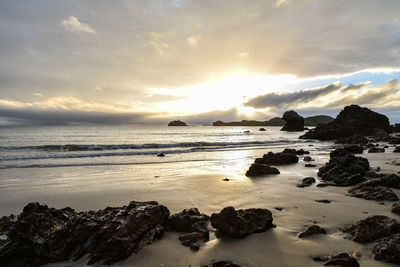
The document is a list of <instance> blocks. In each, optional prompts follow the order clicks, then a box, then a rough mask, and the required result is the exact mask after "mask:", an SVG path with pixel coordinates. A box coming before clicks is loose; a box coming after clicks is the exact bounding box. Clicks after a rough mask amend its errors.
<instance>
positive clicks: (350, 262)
mask: <svg viewBox="0 0 400 267" xmlns="http://www.w3.org/2000/svg"><path fill="white" fill-rule="evenodd" d="M313 260H315V261H321V262H322V264H323V265H327V266H329V265H334V266H343V267H359V266H360V265H359V264H358V262H357V259H356V258H354V257H352V256H350V255H349V254H347V253H345V252H342V253H339V254H336V255H333V256H325V257H314V258H313Z"/></svg>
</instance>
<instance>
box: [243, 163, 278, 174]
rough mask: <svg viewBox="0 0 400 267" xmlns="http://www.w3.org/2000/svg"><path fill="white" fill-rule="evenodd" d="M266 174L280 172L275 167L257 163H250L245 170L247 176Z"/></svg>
mask: <svg viewBox="0 0 400 267" xmlns="http://www.w3.org/2000/svg"><path fill="white" fill-rule="evenodd" d="M267 174H280V172H279V170H278V169H277V168H274V167H271V166H268V165H265V164H259V163H253V164H251V166H250V168H249V169H248V170H247V172H246V176H248V177H254V176H260V175H267Z"/></svg>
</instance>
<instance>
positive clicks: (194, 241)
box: [179, 232, 206, 251]
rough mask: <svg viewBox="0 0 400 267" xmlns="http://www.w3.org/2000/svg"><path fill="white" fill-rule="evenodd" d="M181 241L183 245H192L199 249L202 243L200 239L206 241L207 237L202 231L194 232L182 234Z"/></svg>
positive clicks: (191, 246)
mask: <svg viewBox="0 0 400 267" xmlns="http://www.w3.org/2000/svg"><path fill="white" fill-rule="evenodd" d="M179 241H181V244H182V245H184V246H186V247H190V249H192V250H196V251H197V250H199V249H200V244H199V243H198V241H206V238H205V237H204V235H203V234H202V233H198V232H193V233H189V234H183V235H180V236H179Z"/></svg>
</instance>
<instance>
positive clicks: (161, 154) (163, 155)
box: [157, 153, 165, 157]
mask: <svg viewBox="0 0 400 267" xmlns="http://www.w3.org/2000/svg"><path fill="white" fill-rule="evenodd" d="M157 157H165V154H164V153H160V154H157Z"/></svg>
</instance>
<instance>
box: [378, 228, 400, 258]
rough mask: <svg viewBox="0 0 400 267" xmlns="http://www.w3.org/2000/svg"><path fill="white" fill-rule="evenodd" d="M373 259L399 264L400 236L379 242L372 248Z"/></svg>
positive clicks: (393, 236)
mask: <svg viewBox="0 0 400 267" xmlns="http://www.w3.org/2000/svg"><path fill="white" fill-rule="evenodd" d="M372 253H374V259H375V260H380V261H386V262H390V263H397V264H400V234H396V235H392V236H390V237H387V238H384V239H382V240H380V241H379V242H378V243H377V244H376V245H375V246H374V247H373V248H372Z"/></svg>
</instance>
